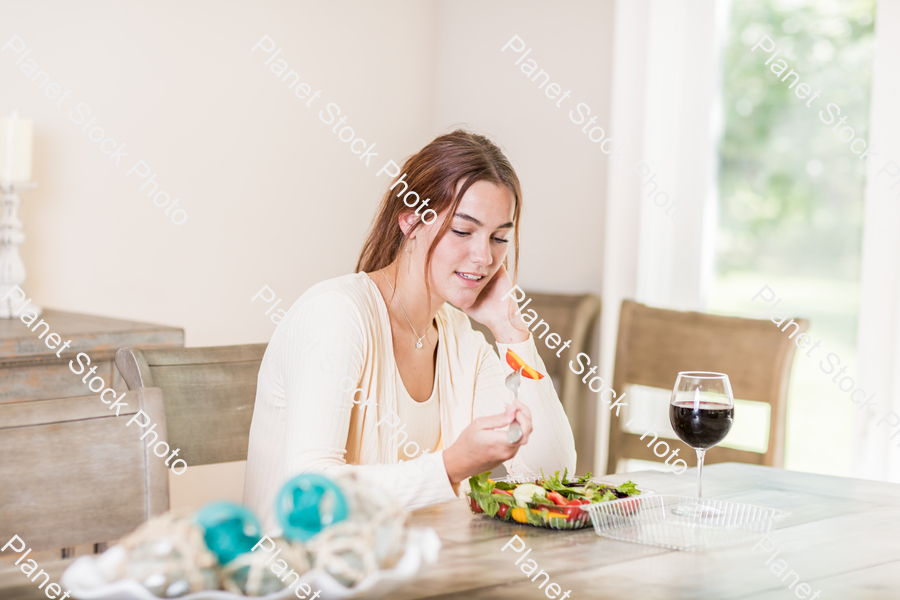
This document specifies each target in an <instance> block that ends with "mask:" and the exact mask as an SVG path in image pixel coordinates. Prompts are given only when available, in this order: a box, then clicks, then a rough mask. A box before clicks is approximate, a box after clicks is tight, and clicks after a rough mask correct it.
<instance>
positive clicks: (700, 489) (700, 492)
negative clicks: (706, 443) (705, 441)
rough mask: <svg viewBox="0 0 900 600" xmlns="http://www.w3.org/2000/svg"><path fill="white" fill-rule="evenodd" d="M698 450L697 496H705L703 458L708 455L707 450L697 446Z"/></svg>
mask: <svg viewBox="0 0 900 600" xmlns="http://www.w3.org/2000/svg"><path fill="white" fill-rule="evenodd" d="M695 450H696V451H697V497H698V498H702V497H703V459H704V457H705V456H706V450H701V449H699V448H695Z"/></svg>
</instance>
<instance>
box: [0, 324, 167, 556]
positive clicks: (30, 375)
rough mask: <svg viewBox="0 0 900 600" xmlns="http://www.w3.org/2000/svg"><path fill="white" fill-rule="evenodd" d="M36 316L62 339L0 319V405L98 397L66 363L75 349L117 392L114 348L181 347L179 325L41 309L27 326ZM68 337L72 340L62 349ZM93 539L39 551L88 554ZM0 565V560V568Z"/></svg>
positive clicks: (98, 547)
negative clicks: (51, 338)
mask: <svg viewBox="0 0 900 600" xmlns="http://www.w3.org/2000/svg"><path fill="white" fill-rule="evenodd" d="M26 311H27V309H26ZM41 319H43V320H44V321H45V322H46V323H48V324H49V326H50V329H49V332H52V333H56V334H58V335H59V338H61V339H62V342H61V343H58V344H57V347H56V348H55V349H51V348H50V347H49V346H48V345H47V343H46V340H47V338H48V337H49V333H46V335H44V336H43V339H40V338H39V337H38V336H39V334H41V333H42V332H45V327H44V326H42V325H41V326H40V327H39V328H37V330H36V331H32V330H31V329H29V327H27V326H26V325H25V323H23V322H22V321H21V320H20V319H19V318H12V319H0V404H3V403H10V402H28V401H36V400H49V399H65V398H76V397H79V396H90V395H96V396H98V397H99V393H98V394H95V393H94V392H92V391H91V390H89V389H88V386H87V383H84V382H83V381H82V379H83V376H82V375H76V374H75V372H73V370H72V369H70V368H69V361H71V360H75V359H76V356H77V355H78V353H80V352H84V353H86V354H87V355H88V356H90V358H91V363H90V366H91V367H94V366H96V367H97V371H96V372H95V375H98V376H100V377H102V378H103V380H104V381H105V382H106V386H107V387H112V388H113V389H114V390H115V391H116V393H117V394H118V393H119V392H123V391H126V390H127V389H128V388H127V386H126V385H125V381H124V380H123V379H122V377H121V375H120V374H119V372H118V370H117V369H116V366H115V354H116V350H118V349H119V348H122V347H124V346H139V347H141V348H148V347H182V346H184V330H183V329H180V328H178V327H167V326H163V325H152V324H149V323H138V322H135V321H125V320H121V319H110V318H107V317H100V316H94V315H83V314H76V313H70V312H63V311H58V310H52V309H45V310H44V311H43V313H42V314H41V315H40V316H39V317H38V318H37V319H36V320H35V321H34V322H33V323H32V328H35V327H36V326H37V325H38V324H39V322H40V320H41ZM68 340H71V344H70V345H69V346H68V347H66V348H65V349H64V350H61V348H62V346H63V343H64V342H66V341H68ZM53 341H55V339H54V340H53ZM53 341H51V345H53ZM57 354H58V356H57ZM82 360H83V358H82ZM74 366H75V369H77V370H81V369H82V368H83V367H80V366H79V364H78V363H77V362H76V363H74ZM85 372H86V369H85ZM98 404H99V398H98ZM63 420H65V419H63ZM2 450H3V449H0V451H2ZM3 483H4V482H0V485H3ZM97 542H98V544H93V545H92V544H86V545H84V546H78V547H75V548H63V549H57V550H49V549H48V550H46V551H45V552H42V553H41V554H43V555H47V556H53V555H55V558H60V557H62V558H67V557H72V556H78V555H81V554H90V553H93V552H95V551H98V550H102V548H103V545H104V544H102V542H103V540H97ZM3 566H4V565H3V564H0V570H2V567H3Z"/></svg>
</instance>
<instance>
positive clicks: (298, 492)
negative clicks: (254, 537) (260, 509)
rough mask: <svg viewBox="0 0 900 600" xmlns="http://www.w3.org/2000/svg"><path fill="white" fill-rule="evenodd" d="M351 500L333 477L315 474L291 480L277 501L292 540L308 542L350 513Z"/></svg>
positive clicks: (279, 519) (278, 516)
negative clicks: (347, 498)
mask: <svg viewBox="0 0 900 600" xmlns="http://www.w3.org/2000/svg"><path fill="white" fill-rule="evenodd" d="M348 512H349V511H348V510H347V500H346V499H345V498H344V494H343V492H341V489H340V488H339V487H338V486H337V485H335V484H334V482H332V481H331V480H330V479H328V478H327V477H325V476H323V475H317V474H315V473H306V474H303V475H298V476H297V477H294V478H293V479H290V480H288V481H287V483H285V484H284V486H283V487H282V488H281V492H280V493H279V494H278V497H277V498H276V500H275V515H276V516H277V518H278V522H279V523H280V524H281V527H282V529H283V531H284V537H285V538H287V539H290V540H300V541H304V542H305V541H306V540H308V539H309V538H311V537H313V536H314V535H316V534H317V533H319V532H320V531H322V530H323V529H324V528H326V527H328V526H329V525H334V524H335V523H339V522H340V521H343V520H344V519H346V518H347V516H348Z"/></svg>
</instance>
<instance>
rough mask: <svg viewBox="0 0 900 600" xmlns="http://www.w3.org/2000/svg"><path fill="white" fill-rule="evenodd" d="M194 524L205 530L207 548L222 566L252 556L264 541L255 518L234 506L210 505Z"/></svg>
mask: <svg viewBox="0 0 900 600" xmlns="http://www.w3.org/2000/svg"><path fill="white" fill-rule="evenodd" d="M194 522H195V523H196V524H197V525H198V526H199V527H201V528H202V529H203V530H204V533H203V540H204V541H205V542H206V546H207V547H208V548H209V549H210V551H211V552H212V553H213V554H215V555H216V556H217V557H218V559H219V563H221V564H223V565H224V564H226V563H228V562H230V561H231V560H233V559H234V558H235V557H236V556H238V555H239V554H244V553H245V552H250V550H251V549H252V548H253V546H255V545H256V543H257V542H259V540H260V539H261V538H262V527H261V526H260V524H259V520H258V519H257V518H256V515H254V514H253V513H252V512H250V511H249V510H247V509H246V508H244V507H243V506H241V505H240V504H235V503H233V502H213V503H211V504H207V505H206V506H204V507H202V508H201V509H200V510H198V511H197V513H196V514H195V515H194Z"/></svg>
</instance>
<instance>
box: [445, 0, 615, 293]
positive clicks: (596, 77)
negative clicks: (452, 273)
mask: <svg viewBox="0 0 900 600" xmlns="http://www.w3.org/2000/svg"><path fill="white" fill-rule="evenodd" d="M612 13H613V3H612V2H611V1H603V2H588V1H586V0H585V1H577V2H566V3H548V2H536V1H527V2H512V1H495V2H490V3H486V2H477V1H476V0H464V1H459V0H455V1H452V2H451V1H444V2H442V3H441V10H440V19H439V32H440V34H439V38H438V39H439V51H438V68H437V69H436V71H437V86H438V92H437V110H436V114H435V123H436V124H437V127H438V128H448V127H449V126H451V125H453V124H457V123H466V124H471V125H472V126H474V127H475V128H476V129H477V130H479V131H481V132H483V133H485V134H487V135H489V136H491V137H492V139H494V140H495V141H496V142H497V143H499V144H500V145H501V147H503V148H504V149H505V150H506V153H507V156H508V157H509V159H510V160H511V161H512V163H513V166H514V167H515V168H516V171H517V173H518V175H519V179H520V181H521V182H522V188H523V195H524V202H523V217H522V226H521V233H520V235H521V249H520V270H519V281H520V283H521V285H522V287H524V288H526V289H534V290H544V291H554V292H561V293H566V292H572V293H574V292H594V293H598V294H599V293H600V291H601V287H602V286H601V281H602V276H603V207H604V200H605V191H606V174H607V165H608V163H609V159H608V157H607V156H606V155H605V154H603V153H602V152H601V151H600V148H599V146H600V144H596V143H593V142H590V141H588V139H587V136H586V134H585V133H582V132H581V129H582V128H583V127H584V125H576V124H575V123H573V122H572V121H571V120H570V118H569V111H570V110H574V109H575V107H576V105H577V104H578V103H579V102H584V103H586V104H587V105H588V106H589V107H590V110H591V112H590V115H591V116H595V115H596V116H597V117H598V119H597V122H596V124H595V125H600V126H602V127H603V128H604V130H605V131H607V132H608V131H609V99H610V78H611V74H610V73H611V66H612V56H611V55H612ZM514 35H518V36H519V37H520V38H521V39H522V40H524V42H525V44H526V50H524V51H523V52H521V53H519V54H515V53H514V52H513V50H512V48H508V49H507V50H505V51H503V52H501V51H500V49H501V48H502V47H503V46H504V45H506V43H507V42H508V41H510V39H512V37H513V36H514ZM528 48H531V49H532V50H531V52H530V53H529V54H528V55H527V56H525V58H523V60H522V61H521V62H520V63H519V65H518V66H517V65H516V64H515V62H516V60H517V59H518V58H519V57H520V56H522V55H524V54H525V52H527V49H528ZM529 59H534V60H535V61H536V62H537V64H538V70H537V71H535V72H534V73H533V74H532V75H531V77H532V78H533V77H535V76H536V75H538V73H539V71H540V70H541V69H543V70H544V71H546V72H548V73H549V74H550V82H549V83H554V82H556V83H558V84H559V85H560V86H561V87H562V92H563V93H565V91H567V90H572V93H571V95H570V96H569V97H568V98H566V99H565V100H562V101H560V100H559V98H557V99H555V100H554V99H550V98H549V97H547V96H546V95H545V90H546V88H547V85H549V83H548V84H547V85H544V89H538V85H539V84H541V83H543V82H544V80H545V78H544V76H540V77H539V78H538V79H537V81H531V80H530V79H529V77H528V76H527V75H526V74H525V73H523V72H522V71H521V67H522V65H524V64H526V61H528V60H529ZM560 96H561V94H560ZM557 102H559V103H560V106H559V107H557V106H556V104H557ZM573 114H574V115H575V118H576V119H578V113H577V112H574V113H573ZM592 127H593V125H592ZM588 131H590V129H589V130H588ZM595 135H599V132H598V133H596V134H595ZM601 143H602V142H601Z"/></svg>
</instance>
